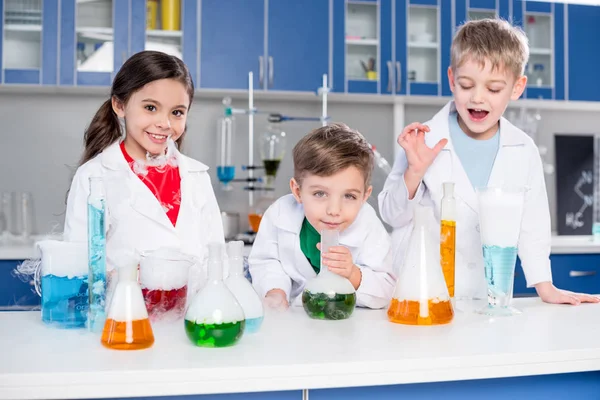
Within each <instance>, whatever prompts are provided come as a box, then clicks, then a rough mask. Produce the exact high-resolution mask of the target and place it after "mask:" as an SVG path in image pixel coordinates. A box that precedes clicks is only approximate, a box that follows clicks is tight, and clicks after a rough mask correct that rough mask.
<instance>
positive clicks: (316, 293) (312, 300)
mask: <svg viewBox="0 0 600 400" xmlns="http://www.w3.org/2000/svg"><path fill="white" fill-rule="evenodd" d="M338 245H339V231H337V230H327V229H325V230H323V231H321V268H320V269H319V274H318V275H317V276H316V277H315V278H312V279H311V280H309V281H308V282H307V283H306V286H305V287H304V291H303V292H302V306H303V307H304V311H306V313H307V314H308V316H309V317H311V318H314V319H330V320H337V319H347V318H350V316H351V315H352V312H353V311H354V308H355V306H356V290H355V289H354V286H352V283H350V281H349V280H348V279H346V278H344V277H342V276H340V275H337V274H334V273H333V272H331V271H329V268H327V266H325V265H323V253H327V252H328V251H329V248H330V247H334V246H338Z"/></svg>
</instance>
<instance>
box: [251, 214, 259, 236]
mask: <svg viewBox="0 0 600 400" xmlns="http://www.w3.org/2000/svg"><path fill="white" fill-rule="evenodd" d="M261 219H262V215H259V214H248V221H249V222H250V229H252V232H255V233H256V232H258V227H259V226H260V220H261Z"/></svg>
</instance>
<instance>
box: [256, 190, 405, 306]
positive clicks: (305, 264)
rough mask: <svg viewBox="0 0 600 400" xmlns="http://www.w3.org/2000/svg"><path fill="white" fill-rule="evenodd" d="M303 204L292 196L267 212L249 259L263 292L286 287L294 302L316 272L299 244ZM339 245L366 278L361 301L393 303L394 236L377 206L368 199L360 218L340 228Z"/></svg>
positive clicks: (358, 291) (367, 304) (357, 292)
mask: <svg viewBox="0 0 600 400" xmlns="http://www.w3.org/2000/svg"><path fill="white" fill-rule="evenodd" d="M302 221H304V207H303V205H302V204H299V203H298V202H297V201H296V199H295V198H294V196H293V195H291V194H289V195H286V196H283V197H281V198H280V199H279V200H277V201H276V202H275V203H273V205H271V207H269V209H268V210H267V211H266V212H265V214H264V215H263V217H262V220H261V222H260V229H259V231H258V235H257V236H256V240H255V241H254V245H253V246H252V251H251V252H250V257H249V259H248V263H249V265H250V274H251V275H252V282H253V284H254V287H255V288H256V290H257V292H258V294H259V296H261V298H262V297H264V296H265V295H266V294H267V292H268V291H269V290H271V289H282V290H283V291H284V292H285V293H286V295H287V298H288V301H290V303H292V302H293V301H294V300H296V304H298V303H299V301H300V299H301V296H299V294H301V293H302V290H303V288H304V285H305V284H306V282H307V281H308V280H309V279H311V278H314V277H315V276H317V274H316V273H315V271H314V270H313V267H312V266H311V265H310V263H309V261H308V260H307V258H306V256H305V255H304V253H303V252H302V250H301V248H300V229H301V228H302ZM340 245H342V246H346V247H347V248H348V249H349V250H350V252H351V253H352V259H353V260H354V264H355V265H356V266H358V267H359V268H360V269H361V272H362V281H361V283H360V286H359V287H358V290H357V291H356V294H357V296H356V297H357V299H356V301H357V305H358V306H362V307H369V308H382V307H385V306H387V305H388V304H389V301H390V298H391V296H392V292H393V290H394V283H395V276H394V275H393V272H392V265H391V261H392V259H391V258H392V257H391V247H390V237H389V234H388V233H387V231H386V230H385V228H384V227H383V224H382V223H381V221H380V220H379V218H378V217H377V214H376V213H375V210H373V208H372V207H371V206H370V205H369V204H367V203H365V204H364V205H363V206H362V208H361V210H360V211H359V213H358V215H357V217H356V219H355V220H354V222H353V223H352V225H350V226H349V227H348V228H347V229H345V230H344V231H343V232H341V233H340Z"/></svg>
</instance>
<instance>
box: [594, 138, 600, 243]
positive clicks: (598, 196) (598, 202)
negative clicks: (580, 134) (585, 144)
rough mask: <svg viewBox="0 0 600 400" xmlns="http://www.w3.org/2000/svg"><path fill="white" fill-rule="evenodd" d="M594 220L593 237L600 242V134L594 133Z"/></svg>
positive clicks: (596, 241)
mask: <svg viewBox="0 0 600 400" xmlns="http://www.w3.org/2000/svg"><path fill="white" fill-rule="evenodd" d="M592 175H593V181H594V198H593V210H594V221H593V222H592V239H593V241H594V242H595V243H600V135H599V134H596V135H594V172H593V173H592Z"/></svg>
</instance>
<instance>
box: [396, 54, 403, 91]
mask: <svg viewBox="0 0 600 400" xmlns="http://www.w3.org/2000/svg"><path fill="white" fill-rule="evenodd" d="M400 71H401V70H400V61H396V93H400V90H402V72H400Z"/></svg>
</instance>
